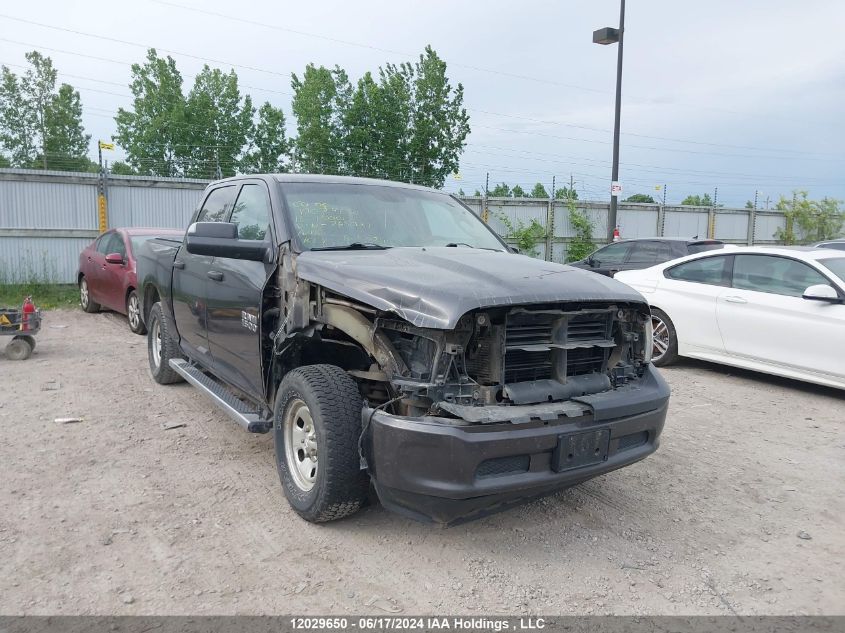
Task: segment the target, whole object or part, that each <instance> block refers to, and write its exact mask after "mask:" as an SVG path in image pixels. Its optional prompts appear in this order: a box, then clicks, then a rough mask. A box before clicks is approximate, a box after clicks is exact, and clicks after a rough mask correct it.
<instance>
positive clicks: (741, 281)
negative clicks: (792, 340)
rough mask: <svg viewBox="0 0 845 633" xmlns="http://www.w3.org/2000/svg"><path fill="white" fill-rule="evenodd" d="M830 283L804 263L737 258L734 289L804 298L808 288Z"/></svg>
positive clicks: (764, 257)
mask: <svg viewBox="0 0 845 633" xmlns="http://www.w3.org/2000/svg"><path fill="white" fill-rule="evenodd" d="M818 284H822V285H825V286H829V285H830V282H829V281H828V280H827V279H826V278H825V276H824V275H822V274H821V273H820V272H819V271H817V270H815V269H814V268H811V267H810V266H808V265H807V264H805V263H803V262H799V261H797V260H794V259H789V258H787V257H777V256H774V255H736V256H735V259H734V269H733V287H734V288H741V289H743V290H756V291H757V292H768V293H771V294H777V295H785V296H787V297H801V296H802V295H803V294H804V291H805V290H806V289H807V288H808V287H809V286H815V285H818Z"/></svg>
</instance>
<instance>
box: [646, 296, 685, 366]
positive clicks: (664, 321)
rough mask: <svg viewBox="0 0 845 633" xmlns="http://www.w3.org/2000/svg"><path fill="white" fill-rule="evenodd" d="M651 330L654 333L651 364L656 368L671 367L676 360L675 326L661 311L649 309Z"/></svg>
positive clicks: (676, 337) (676, 336)
mask: <svg viewBox="0 0 845 633" xmlns="http://www.w3.org/2000/svg"><path fill="white" fill-rule="evenodd" d="M651 329H652V331H653V333H654V340H653V347H652V352H651V362H652V363H654V365H656V366H657V367H665V366H666V365H671V364H672V363H674V362H675V361H676V360H678V334H677V332H675V325H674V324H673V323H672V320H671V319H670V318H669V317H668V316H667V314H666V313H665V312H663V310H658V309H657V308H652V309H651Z"/></svg>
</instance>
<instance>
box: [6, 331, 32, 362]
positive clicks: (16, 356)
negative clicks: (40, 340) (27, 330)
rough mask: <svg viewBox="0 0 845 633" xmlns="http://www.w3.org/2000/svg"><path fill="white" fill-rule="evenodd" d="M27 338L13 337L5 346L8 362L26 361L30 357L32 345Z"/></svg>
mask: <svg viewBox="0 0 845 633" xmlns="http://www.w3.org/2000/svg"><path fill="white" fill-rule="evenodd" d="M27 338H29V337H26V338H24V337H22V336H20V337H15V338H13V339H12V340H11V341H9V342H8V343H7V344H6V358H8V359H9V360H26V359H27V358H29V357H30V356H31V355H32V345H30V343H29V341H28V340H27Z"/></svg>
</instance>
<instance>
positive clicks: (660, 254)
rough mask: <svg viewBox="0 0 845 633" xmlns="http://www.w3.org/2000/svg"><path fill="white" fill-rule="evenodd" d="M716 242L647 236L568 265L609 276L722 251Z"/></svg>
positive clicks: (622, 242)
mask: <svg viewBox="0 0 845 633" xmlns="http://www.w3.org/2000/svg"><path fill="white" fill-rule="evenodd" d="M722 246H724V243H723V242H720V241H719V240H700V239H698V238H693V239H687V238H680V237H679V238H673V237H647V238H639V239H632V240H622V241H620V242H614V243H612V244H608V245H607V246H602V247H601V248H600V249H598V250H596V251H595V252H594V253H592V254H591V255H590V256H589V257H587V258H585V259H582V260H579V261H576V262H572V263H571V264H570V266H575V267H576V268H582V269H584V270H589V271H591V272H594V273H599V274H601V275H607V276H608V277H613V275H615V274H616V273H618V272H619V271H620V270H640V269H642V268H649V267H651V266H656V265H657V264H662V263H663V262H668V261H670V260H672V259H677V258H679V257H686V256H687V255H694V254H696V253H701V252H702V251H709V250H714V249H717V248H722Z"/></svg>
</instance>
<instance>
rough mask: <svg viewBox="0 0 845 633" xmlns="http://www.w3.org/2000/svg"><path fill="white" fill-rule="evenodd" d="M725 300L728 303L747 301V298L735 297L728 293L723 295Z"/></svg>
mask: <svg viewBox="0 0 845 633" xmlns="http://www.w3.org/2000/svg"><path fill="white" fill-rule="evenodd" d="M725 301H727V302H728V303H748V300H747V299H743V298H742V297H737V296H736V295H730V296H727V297H725Z"/></svg>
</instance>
